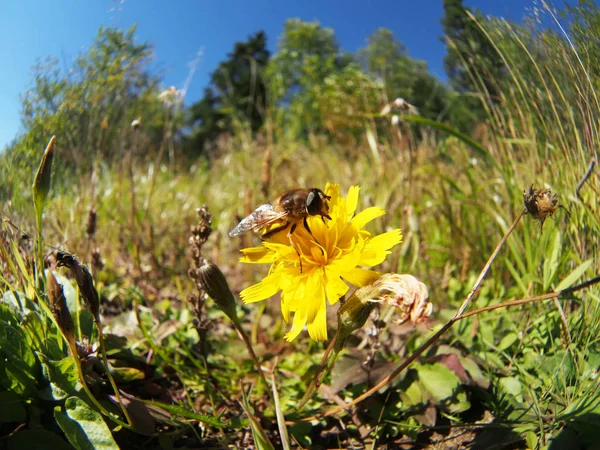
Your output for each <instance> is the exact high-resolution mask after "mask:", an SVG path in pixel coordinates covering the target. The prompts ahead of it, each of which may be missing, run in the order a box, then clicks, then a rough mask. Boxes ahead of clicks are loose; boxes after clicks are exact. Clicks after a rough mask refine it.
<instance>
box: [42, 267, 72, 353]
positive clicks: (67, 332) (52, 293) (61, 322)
mask: <svg viewBox="0 0 600 450" xmlns="http://www.w3.org/2000/svg"><path fill="white" fill-rule="evenodd" d="M47 278H48V299H49V300H50V310H51V311H52V315H53V316H54V319H56V323H57V324H58V327H59V328H60V330H61V331H62V333H63V335H64V336H65V338H66V339H67V342H68V343H69V348H71V349H73V348H75V347H76V346H75V343H76V337H75V327H74V326H73V319H72V318H71V313H70V312H69V308H68V307H67V299H66V298H65V294H64V292H63V288H62V286H61V285H60V284H59V283H58V282H57V281H56V278H55V277H54V274H53V273H52V271H51V270H48V277H47Z"/></svg>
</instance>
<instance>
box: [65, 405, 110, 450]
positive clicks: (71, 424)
mask: <svg viewBox="0 0 600 450" xmlns="http://www.w3.org/2000/svg"><path fill="white" fill-rule="evenodd" d="M54 417H55V419H56V421H57V422H58V425H59V426H60V428H61V430H63V432H64V433H65V435H66V436H67V439H68V440H69V442H70V443H71V445H73V447H75V448H76V449H77V450H111V449H118V448H119V446H118V445H117V443H116V442H115V440H114V439H113V436H112V433H111V431H110V429H109V428H108V426H107V425H106V423H105V422H104V419H102V416H101V415H100V413H98V412H97V411H96V410H94V409H92V408H91V407H90V406H89V405H88V404H87V403H86V402H84V401H83V400H81V399H80V398H79V397H69V398H68V399H67V401H66V402H65V406H64V409H61V407H59V406H57V407H56V408H54Z"/></svg>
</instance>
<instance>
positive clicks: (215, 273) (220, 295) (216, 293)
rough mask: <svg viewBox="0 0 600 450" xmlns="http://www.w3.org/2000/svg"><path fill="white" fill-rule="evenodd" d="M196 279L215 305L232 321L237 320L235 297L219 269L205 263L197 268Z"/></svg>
mask: <svg viewBox="0 0 600 450" xmlns="http://www.w3.org/2000/svg"><path fill="white" fill-rule="evenodd" d="M198 275H199V277H198V281H200V284H201V285H202V288H203V289H204V290H205V291H206V293H207V294H208V295H209V297H210V298H212V299H213V300H214V301H215V303H216V304H217V306H218V307H219V308H220V309H221V311H223V312H224V313H225V314H226V315H227V317H229V318H230V319H231V320H232V321H233V322H235V323H237V322H238V316H237V312H236V309H235V306H236V302H235V297H234V296H233V294H232V293H231V289H229V285H228V284H227V279H226V278H225V275H223V272H221V269H219V267H218V266H217V265H215V264H213V263H205V264H202V266H200V268H199V269H198Z"/></svg>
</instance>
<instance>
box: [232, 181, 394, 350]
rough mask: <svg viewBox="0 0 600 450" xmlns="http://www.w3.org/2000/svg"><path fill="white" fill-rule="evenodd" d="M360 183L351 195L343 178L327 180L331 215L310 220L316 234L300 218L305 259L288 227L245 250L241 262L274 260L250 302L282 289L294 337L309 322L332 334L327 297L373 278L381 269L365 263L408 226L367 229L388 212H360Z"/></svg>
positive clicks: (381, 256) (316, 331)
mask: <svg viewBox="0 0 600 450" xmlns="http://www.w3.org/2000/svg"><path fill="white" fill-rule="evenodd" d="M359 190H360V188H359V187H358V186H352V187H351V188H350V190H349V192H348V198H347V199H346V198H343V197H341V196H340V187H339V185H337V184H329V183H328V184H327V187H326V188H325V193H326V194H327V195H330V196H331V200H330V201H329V215H330V216H331V220H327V219H326V220H325V222H323V220H322V219H321V217H319V216H309V217H308V219H307V220H308V225H309V227H310V229H311V231H312V234H313V236H314V238H313V237H312V236H311V235H310V234H309V233H308V231H307V230H306V229H305V228H304V227H303V226H302V225H301V224H300V225H298V227H297V228H296V230H295V231H294V234H293V235H292V240H293V242H294V244H295V245H296V248H297V249H298V252H299V253H300V257H301V258H302V272H301V271H300V261H299V258H298V254H297V253H296V251H295V250H294V247H292V246H291V245H290V242H289V239H288V238H287V232H285V231H284V232H281V233H276V234H275V235H274V236H272V237H271V238H269V240H268V241H265V242H263V245H262V247H252V248H246V249H243V250H242V253H243V254H244V256H243V257H242V258H240V261H241V262H246V263H259V264H264V263H270V264H271V269H270V271H269V275H267V277H265V278H264V279H263V280H262V281H261V282H259V283H258V284H255V285H254V286H250V287H248V288H246V289H244V290H243V291H242V292H241V294H240V296H241V298H242V300H243V301H244V303H252V302H257V301H260V300H265V299H267V298H269V297H272V296H273V295H275V294H276V293H277V292H279V291H281V310H282V314H283V318H284V320H285V321H286V322H289V321H290V313H294V319H293V322H292V328H291V329H290V331H289V332H288V333H287V334H286V335H285V339H286V340H288V341H291V340H292V339H294V338H296V336H298V334H300V332H301V331H302V329H303V328H304V325H306V324H308V333H309V334H310V337H311V338H313V339H315V340H317V341H324V340H326V339H327V320H326V306H327V302H329V304H331V305H333V304H335V303H337V302H338V300H339V299H340V297H343V296H344V295H345V294H346V292H348V289H349V286H348V285H347V284H346V282H345V281H347V282H348V283H350V284H352V285H354V286H356V287H361V286H364V285H366V284H369V283H371V282H373V281H374V280H375V279H377V278H378V277H379V276H381V274H380V273H378V272H375V271H372V270H368V269H362V268H360V267H359V266H366V267H372V266H375V265H377V264H381V263H382V262H383V261H384V260H385V257H386V256H387V255H388V254H389V253H390V251H389V250H390V249H391V248H392V247H393V246H394V245H396V244H399V243H400V242H401V240H402V232H401V231H400V230H393V231H389V232H387V233H383V234H380V235H378V236H373V235H372V234H371V233H369V232H368V231H366V230H363V227H364V226H365V224H367V223H368V222H370V221H371V220H373V219H375V218H377V217H379V216H382V215H383V214H385V210H383V209H382V208H379V207H371V208H367V209H365V210H364V211H362V212H360V213H358V214H356V215H354V212H355V211H356V206H357V204H358V192H359Z"/></svg>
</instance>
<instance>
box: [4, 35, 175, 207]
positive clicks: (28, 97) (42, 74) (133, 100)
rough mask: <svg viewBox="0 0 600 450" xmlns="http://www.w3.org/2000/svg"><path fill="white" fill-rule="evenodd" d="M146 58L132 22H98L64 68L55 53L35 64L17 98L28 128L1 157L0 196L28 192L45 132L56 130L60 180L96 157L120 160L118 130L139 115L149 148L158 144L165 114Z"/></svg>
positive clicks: (120, 132) (84, 170)
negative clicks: (89, 41) (87, 43)
mask: <svg viewBox="0 0 600 450" xmlns="http://www.w3.org/2000/svg"><path fill="white" fill-rule="evenodd" d="M151 57H152V49H151V47H150V46H149V45H148V44H146V43H142V44H138V43H136V42H135V27H132V28H130V29H129V30H127V31H122V30H119V29H115V28H101V29H100V30H99V31H98V34H97V36H96V39H95V41H94V43H93V45H92V46H91V48H90V49H89V51H88V52H87V53H85V54H82V55H79V56H78V57H77V59H76V60H75V62H74V64H73V65H72V67H70V68H69V69H68V71H66V72H65V71H63V70H61V69H60V63H59V61H58V60H57V59H55V58H49V59H48V60H46V61H45V62H42V63H38V64H37V65H36V66H35V67H34V68H33V78H34V79H33V86H32V87H31V88H30V89H29V90H28V91H27V92H26V93H25V94H24V95H23V97H22V101H23V106H22V108H23V109H22V125H23V129H24V130H25V132H24V134H23V135H22V136H21V137H19V138H18V139H16V141H15V142H13V144H12V145H11V147H9V148H7V149H6V151H5V152H4V154H3V155H2V156H1V159H2V164H1V165H0V171H1V175H0V177H1V179H2V180H3V182H2V188H1V190H0V198H2V199H10V198H13V200H15V199H18V198H19V197H20V195H22V194H21V192H24V191H25V192H28V189H24V186H25V185H26V184H27V183H28V182H30V181H29V180H31V176H30V175H31V174H32V173H33V170H34V168H35V167H36V165H37V162H38V161H39V154H38V153H37V152H38V149H39V148H43V145H44V144H45V143H46V142H47V139H48V135H52V134H56V135H59V136H61V139H59V142H58V144H57V145H58V146H59V147H60V150H61V151H60V153H61V160H62V164H63V166H64V167H65V168H66V169H67V170H65V171H63V180H64V181H65V182H66V180H69V182H71V183H72V182H73V181H74V179H73V177H72V173H73V172H75V171H77V172H78V174H79V175H84V174H88V173H90V172H91V171H92V169H93V165H94V164H95V163H96V162H98V161H104V162H107V163H111V162H112V161H115V160H116V161H120V160H121V159H122V156H121V155H119V153H120V152H121V151H122V150H123V132H124V130H127V129H128V128H129V125H130V123H131V122H132V121H133V120H134V119H136V118H137V119H141V121H142V123H144V128H145V132H144V135H145V137H146V139H147V148H148V147H149V148H152V147H153V146H154V148H155V149H157V148H158V146H159V144H160V140H161V139H162V129H163V124H164V121H165V113H164V108H163V107H162V105H161V102H160V101H159V100H158V98H157V94H158V91H157V89H158V87H157V86H158V78H157V76H156V75H154V74H152V73H151V71H150V68H149V64H150V62H151ZM24 176H26V177H24Z"/></svg>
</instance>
